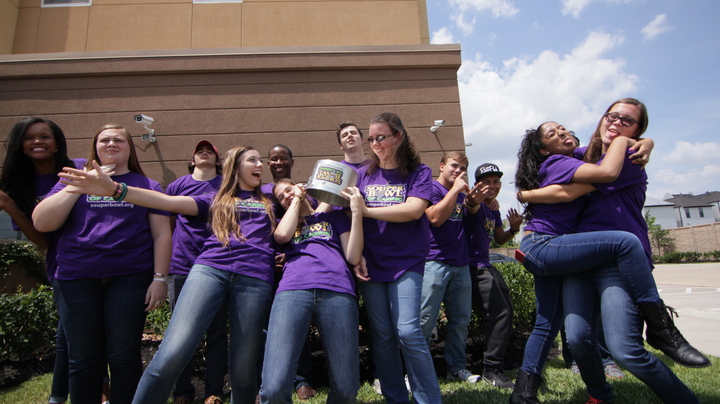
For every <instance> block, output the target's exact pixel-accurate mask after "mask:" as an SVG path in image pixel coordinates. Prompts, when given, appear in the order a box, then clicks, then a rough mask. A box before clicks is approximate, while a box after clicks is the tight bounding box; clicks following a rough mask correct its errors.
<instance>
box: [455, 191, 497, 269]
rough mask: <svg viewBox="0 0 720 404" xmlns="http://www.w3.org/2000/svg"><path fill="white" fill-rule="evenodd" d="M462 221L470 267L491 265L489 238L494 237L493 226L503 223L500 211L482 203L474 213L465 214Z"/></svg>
mask: <svg viewBox="0 0 720 404" xmlns="http://www.w3.org/2000/svg"><path fill="white" fill-rule="evenodd" d="M464 223H465V234H466V235H467V242H468V249H469V250H470V267H472V268H482V267H489V266H490V265H491V264H490V240H492V239H493V237H495V228H497V227H502V225H503V223H502V218H501V217H500V212H498V211H496V210H492V209H490V208H488V207H487V206H485V204H484V203H482V204H480V208H479V209H478V211H477V212H476V213H475V214H468V215H467V216H466V218H465V222H464Z"/></svg>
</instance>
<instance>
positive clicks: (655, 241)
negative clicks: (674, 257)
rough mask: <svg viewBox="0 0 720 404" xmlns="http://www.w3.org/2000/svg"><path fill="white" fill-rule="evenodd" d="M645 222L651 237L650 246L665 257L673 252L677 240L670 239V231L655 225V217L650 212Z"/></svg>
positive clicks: (646, 214) (646, 215)
mask: <svg viewBox="0 0 720 404" xmlns="http://www.w3.org/2000/svg"><path fill="white" fill-rule="evenodd" d="M645 222H647V225H648V234H649V235H650V244H651V245H652V248H653V250H655V251H656V252H657V253H658V255H665V254H667V253H668V252H670V251H672V249H673V245H674V242H675V240H674V239H673V238H672V237H670V230H667V229H663V228H662V227H661V226H660V225H659V224H655V216H653V215H651V214H650V211H646V212H645Z"/></svg>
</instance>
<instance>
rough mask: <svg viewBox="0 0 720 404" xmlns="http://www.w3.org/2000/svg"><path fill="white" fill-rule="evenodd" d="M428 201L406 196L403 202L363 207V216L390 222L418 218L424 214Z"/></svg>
mask: <svg viewBox="0 0 720 404" xmlns="http://www.w3.org/2000/svg"><path fill="white" fill-rule="evenodd" d="M429 204H430V202H429V201H428V200H427V199H422V198H417V197H414V196H410V197H408V198H407V199H406V200H405V202H403V203H399V204H397V205H391V206H383V207H377V208H368V207H367V206H366V207H365V208H364V209H363V216H364V217H369V218H371V219H376V220H384V221H386V222H392V223H404V222H411V221H413V220H418V219H420V218H421V217H422V215H423V214H425V209H426V208H427V207H428V205H429Z"/></svg>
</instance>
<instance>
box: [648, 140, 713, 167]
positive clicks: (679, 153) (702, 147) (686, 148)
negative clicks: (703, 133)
mask: <svg viewBox="0 0 720 404" xmlns="http://www.w3.org/2000/svg"><path fill="white" fill-rule="evenodd" d="M718 156H720V143H717V142H707V143H690V142H684V141H682V140H680V141H678V142H676V143H675V148H674V149H673V150H672V151H671V152H670V153H668V154H667V155H666V156H663V157H662V161H663V163H670V164H687V163H690V162H692V163H693V164H709V163H715V162H716V161H717V160H718Z"/></svg>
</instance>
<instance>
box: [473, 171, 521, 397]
mask: <svg viewBox="0 0 720 404" xmlns="http://www.w3.org/2000/svg"><path fill="white" fill-rule="evenodd" d="M502 175H503V173H502V171H500V169H499V168H498V166H496V165H495V164H491V163H485V164H482V165H480V166H479V167H478V168H477V169H476V170H475V187H476V188H477V187H480V188H479V192H481V193H483V194H484V196H485V200H484V203H483V204H481V205H480V208H479V209H478V210H477V213H475V214H470V215H468V216H467V218H466V220H465V234H466V235H467V238H468V249H469V251H470V278H471V280H472V306H473V310H475V313H476V314H477V315H478V317H481V318H483V319H484V320H485V344H484V346H483V368H484V369H483V375H482V378H483V381H486V382H488V383H490V384H492V385H493V386H496V387H500V388H504V389H511V388H513V386H514V384H513V382H512V381H510V379H508V377H507V376H505V373H504V371H503V368H502V365H503V360H504V358H505V352H506V351H507V346H508V342H509V340H510V333H511V332H512V322H513V305H512V301H511V300H510V290H509V288H508V286H507V283H505V279H504V278H503V276H502V274H501V273H500V271H498V270H497V268H495V267H494V266H493V265H492V264H491V263H490V240H492V239H494V240H495V242H497V243H498V244H505V243H507V242H508V241H510V240H512V238H513V237H514V236H515V235H516V234H517V233H518V231H519V230H520V224H522V216H520V214H518V212H517V211H516V210H515V209H512V208H511V209H510V210H509V211H508V216H507V219H508V222H509V223H510V228H509V229H508V230H505V229H504V228H503V222H502V219H501V218H500V212H499V211H498V210H492V209H490V208H488V207H487V205H486V204H488V203H490V202H491V201H493V200H495V198H496V197H497V195H498V193H499V192H500V188H501V187H502V181H501V180H500V178H501V177H502Z"/></svg>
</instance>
